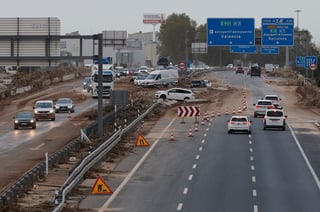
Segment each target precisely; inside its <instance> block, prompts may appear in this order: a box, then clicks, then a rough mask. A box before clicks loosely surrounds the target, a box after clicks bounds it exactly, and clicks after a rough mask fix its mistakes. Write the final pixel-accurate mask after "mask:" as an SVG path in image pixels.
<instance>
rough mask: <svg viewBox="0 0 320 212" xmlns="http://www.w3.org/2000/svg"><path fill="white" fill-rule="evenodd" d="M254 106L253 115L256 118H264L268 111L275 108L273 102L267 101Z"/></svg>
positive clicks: (262, 100)
mask: <svg viewBox="0 0 320 212" xmlns="http://www.w3.org/2000/svg"><path fill="white" fill-rule="evenodd" d="M253 106H254V113H253V116H254V117H258V116H264V114H265V113H266V110H267V109H274V108H275V106H274V105H273V101H272V100H265V99H260V100H258V101H257V103H255V104H253Z"/></svg>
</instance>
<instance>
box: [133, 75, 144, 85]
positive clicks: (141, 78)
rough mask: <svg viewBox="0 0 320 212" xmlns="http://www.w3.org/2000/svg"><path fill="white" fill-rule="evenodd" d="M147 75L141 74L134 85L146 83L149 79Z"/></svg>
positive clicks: (134, 81)
mask: <svg viewBox="0 0 320 212" xmlns="http://www.w3.org/2000/svg"><path fill="white" fill-rule="evenodd" d="M147 76H148V75H147V74H141V75H137V76H136V78H135V79H134V80H133V84H134V85H141V83H143V82H144V80H145V79H146V78H147Z"/></svg>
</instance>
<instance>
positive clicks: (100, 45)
mask: <svg viewBox="0 0 320 212" xmlns="http://www.w3.org/2000/svg"><path fill="white" fill-rule="evenodd" d="M97 39H98V60H99V65H98V136H99V139H102V136H103V120H102V117H103V114H102V111H103V110H102V109H103V108H102V106H103V105H102V104H103V102H102V96H103V86H102V81H103V79H102V69H103V65H102V63H103V62H102V57H103V42H102V33H100V34H97Z"/></svg>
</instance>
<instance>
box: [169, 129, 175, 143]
mask: <svg viewBox="0 0 320 212" xmlns="http://www.w3.org/2000/svg"><path fill="white" fill-rule="evenodd" d="M174 140H175V139H174V136H173V130H171V133H170V141H174Z"/></svg>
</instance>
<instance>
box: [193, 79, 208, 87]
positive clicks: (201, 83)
mask: <svg viewBox="0 0 320 212" xmlns="http://www.w3.org/2000/svg"><path fill="white" fill-rule="evenodd" d="M205 87H206V84H205V82H204V80H192V81H191V88H205Z"/></svg>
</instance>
